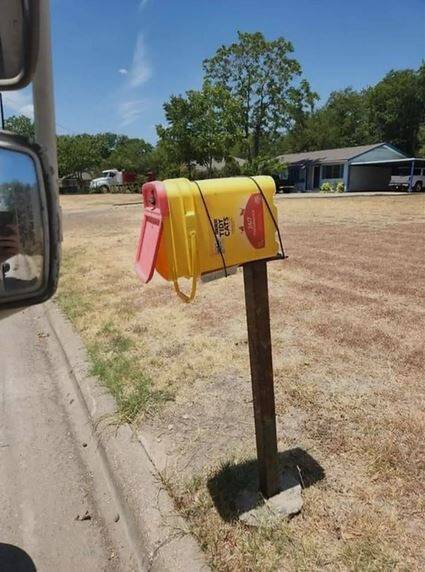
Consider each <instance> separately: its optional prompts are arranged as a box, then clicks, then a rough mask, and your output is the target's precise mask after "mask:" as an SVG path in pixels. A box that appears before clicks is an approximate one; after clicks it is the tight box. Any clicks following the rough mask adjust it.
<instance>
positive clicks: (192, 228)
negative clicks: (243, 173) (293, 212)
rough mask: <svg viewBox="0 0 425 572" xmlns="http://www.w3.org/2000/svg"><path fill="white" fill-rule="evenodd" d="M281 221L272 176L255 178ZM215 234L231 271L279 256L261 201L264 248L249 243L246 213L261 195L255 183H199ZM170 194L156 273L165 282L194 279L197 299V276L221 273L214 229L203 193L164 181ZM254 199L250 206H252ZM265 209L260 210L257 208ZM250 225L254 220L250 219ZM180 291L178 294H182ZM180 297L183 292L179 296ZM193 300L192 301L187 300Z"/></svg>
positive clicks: (192, 185)
mask: <svg viewBox="0 0 425 572" xmlns="http://www.w3.org/2000/svg"><path fill="white" fill-rule="evenodd" d="M254 178H255V180H256V181H257V183H258V185H259V186H260V187H261V190H262V192H263V194H264V196H265V198H266V200H267V202H268V204H269V206H270V209H271V211H272V213H273V217H274V219H275V220H276V221H277V209H276V207H275V205H274V203H273V195H274V193H275V183H274V181H273V179H272V177H268V176H258V177H254ZM198 184H199V186H200V187H201V191H202V194H203V197H204V200H205V203H206V206H207V209H208V212H209V216H210V219H211V222H212V224H213V225H214V227H215V229H216V231H217V232H218V233H219V235H220V244H221V246H222V249H223V255H224V259H225V263H226V266H227V267H230V266H234V265H239V264H243V263H244V262H249V261H251V260H259V259H262V258H268V257H271V256H275V255H276V254H277V252H278V243H277V242H276V228H275V226H274V223H273V220H272V217H271V215H270V213H269V211H268V209H267V206H266V205H265V204H264V201H263V199H262V198H261V206H262V210H263V214H262V219H263V223H264V246H262V247H258V244H257V247H254V246H253V245H252V244H251V242H250V240H249V239H248V236H247V233H246V228H245V225H244V222H245V223H246V222H247V221H246V219H244V216H246V215H244V213H245V210H246V206H247V203H248V200H249V199H250V197H251V195H257V198H256V199H255V200H256V201H257V203H258V201H259V197H261V195H260V194H259V191H258V188H257V186H256V185H255V183H254V182H253V181H252V180H251V179H249V178H248V177H231V178H223V179H209V180H202V181H198ZM163 185H164V186H165V189H166V192H167V199H168V205H169V211H170V212H169V216H167V217H164V219H163V224H164V229H163V234H162V239H161V243H160V245H159V250H158V255H157V260H156V269H157V271H158V272H159V273H160V274H161V275H162V276H163V277H164V278H166V279H167V280H171V281H173V282H174V283H175V286H176V290H177V291H178V285H177V284H176V281H177V280H178V278H180V277H186V278H193V279H194V286H193V288H192V294H193V295H192V296H189V297H187V296H185V295H182V296H181V297H182V298H183V299H185V298H190V299H192V298H193V296H194V293H195V292H194V290H195V289H196V286H195V282H196V278H197V277H198V276H199V275H200V274H204V273H206V272H212V271H214V270H219V269H223V260H222V257H221V256H220V253H219V250H218V247H217V243H216V239H215V237H214V234H213V231H212V229H211V223H210V221H209V218H208V215H207V212H206V209H205V206H204V203H203V201H202V197H201V194H200V192H199V189H198V187H197V186H196V184H195V183H193V182H191V181H189V180H188V179H183V178H182V179H168V180H166V181H163ZM252 200H253V199H251V203H250V204H252ZM258 208H261V207H258ZM248 222H250V221H248ZM178 293H179V291H178ZM179 295H180V293H179ZM186 301H189V300H186Z"/></svg>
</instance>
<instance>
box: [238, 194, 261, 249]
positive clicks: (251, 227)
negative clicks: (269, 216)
mask: <svg viewBox="0 0 425 572" xmlns="http://www.w3.org/2000/svg"><path fill="white" fill-rule="evenodd" d="M243 221H244V226H243V230H244V231H245V234H246V236H247V238H248V240H249V242H250V243H251V245H252V246H253V247H254V248H264V246H265V233H264V214H263V197H262V196H261V193H256V194H254V195H251V196H250V197H249V199H248V202H247V203H246V207H245V210H244V212H243Z"/></svg>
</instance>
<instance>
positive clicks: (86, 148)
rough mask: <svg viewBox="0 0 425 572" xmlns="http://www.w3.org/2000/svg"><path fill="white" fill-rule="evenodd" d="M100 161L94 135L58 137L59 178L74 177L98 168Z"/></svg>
mask: <svg viewBox="0 0 425 572" xmlns="http://www.w3.org/2000/svg"><path fill="white" fill-rule="evenodd" d="M101 161H102V155H101V145H100V142H99V140H98V139H97V138H96V136H95V135H88V134H86V133H83V134H81V135H59V136H58V168H59V176H60V177H63V176H65V175H76V176H77V177H78V178H81V176H82V173H83V171H87V170H92V169H97V168H99V166H100V164H101Z"/></svg>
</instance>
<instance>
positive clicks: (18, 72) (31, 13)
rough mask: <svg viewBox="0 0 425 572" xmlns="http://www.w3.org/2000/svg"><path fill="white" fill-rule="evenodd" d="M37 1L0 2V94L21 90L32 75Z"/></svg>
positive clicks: (36, 35)
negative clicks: (0, 92) (1, 92)
mask: <svg viewBox="0 0 425 572" xmlns="http://www.w3.org/2000/svg"><path fill="white" fill-rule="evenodd" d="M39 8H40V4H39V0H2V1H1V18H0V91H7V90H12V89H21V88H23V87H25V86H26V85H28V84H29V82H30V81H31V79H32V76H33V74H34V70H35V66H36V62H37V54H38V39H39V11H40V10H39Z"/></svg>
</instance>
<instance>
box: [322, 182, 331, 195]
mask: <svg viewBox="0 0 425 572" xmlns="http://www.w3.org/2000/svg"><path fill="white" fill-rule="evenodd" d="M333 190H334V189H333V187H332V185H331V184H330V183H322V186H321V187H320V191H321V192H322V193H332V192H333Z"/></svg>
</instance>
